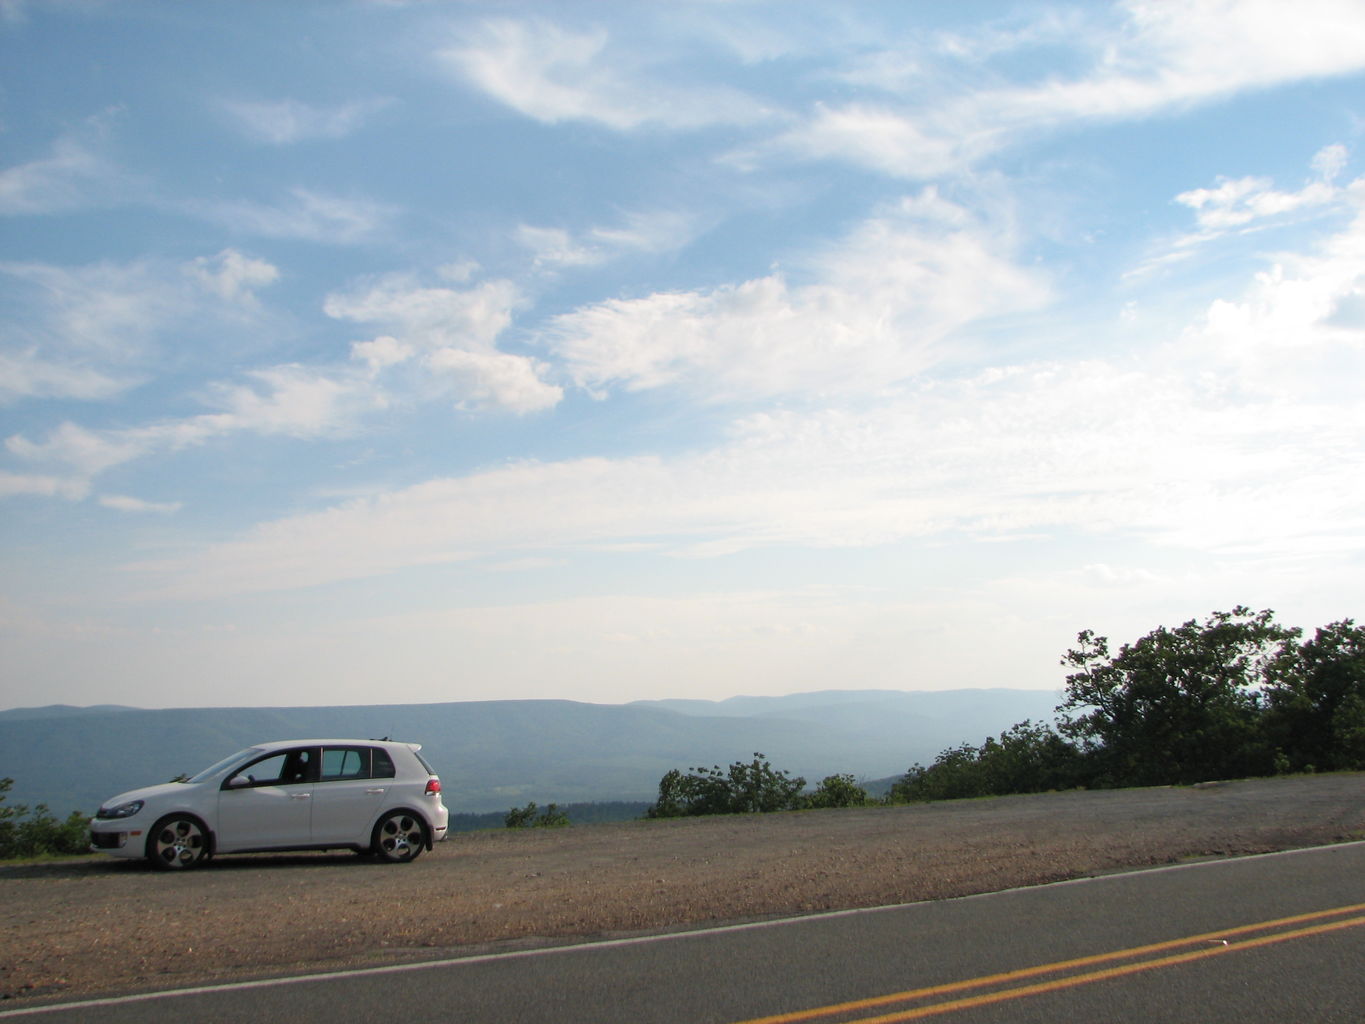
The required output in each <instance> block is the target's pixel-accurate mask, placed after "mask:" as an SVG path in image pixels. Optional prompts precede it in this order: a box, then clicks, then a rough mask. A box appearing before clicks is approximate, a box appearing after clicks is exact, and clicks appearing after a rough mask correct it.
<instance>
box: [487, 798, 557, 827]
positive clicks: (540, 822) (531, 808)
mask: <svg viewBox="0 0 1365 1024" xmlns="http://www.w3.org/2000/svg"><path fill="white" fill-rule="evenodd" d="M537 811H539V812H540V813H539V814H537V813H536V812H537ZM503 824H505V825H506V826H507V827H508V828H564V827H565V826H567V825H569V824H571V823H570V821H569V816H568V815H567V814H565V813H564V812H563V811H561V810H560V809H559V805H558V804H550V806H549V807H545V808H543V809H542V808H538V807H536V802H535V801H534V800H532V801H531V802H530V803H528V804H527V805H526V806H525V807H513V808H512V809H511V810H510V811H508V812H507V816H506V817H505V818H503Z"/></svg>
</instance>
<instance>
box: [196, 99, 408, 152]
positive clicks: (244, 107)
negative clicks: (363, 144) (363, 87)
mask: <svg viewBox="0 0 1365 1024" xmlns="http://www.w3.org/2000/svg"><path fill="white" fill-rule="evenodd" d="M389 102H390V101H389V100H384V99H371V100H354V101H352V102H350V103H342V104H339V105H335V106H319V105H315V104H311V103H304V102H301V101H300V100H259V101H254V102H253V101H247V100H227V101H224V103H223V109H224V110H226V111H227V112H228V114H229V115H231V117H232V118H233V120H234V121H235V122H236V123H237V125H238V127H240V128H241V129H242V131H244V132H245V133H246V134H247V135H248V136H249V137H250V138H253V139H255V140H256V141H258V142H266V143H270V144H272V145H276V146H283V145H289V144H291V143H295V142H306V141H311V140H315V139H342V138H345V137H346V136H348V135H351V134H353V133H354V132H356V131H358V130H359V129H360V128H361V127H362V126H363V125H364V124H365V122H366V121H367V120H369V119H370V117H372V116H373V115H374V114H375V113H377V112H378V111H380V110H382V109H384V107H386V106H388V105H389Z"/></svg>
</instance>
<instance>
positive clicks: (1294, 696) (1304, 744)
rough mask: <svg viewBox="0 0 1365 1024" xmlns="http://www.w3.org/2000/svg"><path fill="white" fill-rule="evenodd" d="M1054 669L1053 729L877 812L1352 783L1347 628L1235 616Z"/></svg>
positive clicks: (1098, 641) (1362, 713) (1360, 663)
mask: <svg viewBox="0 0 1365 1024" xmlns="http://www.w3.org/2000/svg"><path fill="white" fill-rule="evenodd" d="M1062 664H1063V665H1064V666H1066V667H1067V668H1069V669H1071V672H1070V674H1069V675H1068V676H1067V677H1066V689H1065V691H1064V695H1063V696H1064V699H1063V701H1062V703H1061V704H1059V705H1058V707H1057V713H1058V722H1057V725H1056V726H1055V728H1054V727H1053V726H1051V725H1035V724H1033V723H1031V722H1021V723H1020V724H1018V725H1016V726H1014V727H1013V728H1011V729H1009V730H1007V731H1006V732H1004V733H1002V734H1001V735H1000V737H999V738H994V737H987V739H986V740H985V742H984V743H982V744H981V745H980V746H979V747H974V746H971V745H970V744H963V745H962V746H959V747H954V748H952V749H949V750H945V751H943V753H941V754H939V756H938V758H937V759H936V760H935V761H934V763H933V764H931V765H928V766H927V767H926V766H924V765H915V766H914V767H912V768H911V769H910V771H909V772H907V773H906V775H905V776H904V777H903V778H902V779H901V780H900V781H899V782H897V783H896V784H895V785H894V786H893V787H892V790H891V799H892V800H893V801H899V802H904V801H915V800H947V799H953V798H957V797H972V796H990V795H1002V794H1006V793H1033V792H1042V791H1046V790H1053V789H1073V788H1076V787H1079V786H1085V787H1091V788H1116V787H1124V786H1161V785H1182V784H1183V785H1188V784H1191V783H1195V782H1204V781H1210V780H1215V779H1233V778H1246V777H1251V776H1268V775H1283V774H1290V773H1312V772H1320V771H1358V770H1362V769H1365V627H1361V626H1357V625H1356V624H1355V623H1354V622H1353V621H1352V620H1350V619H1343V620H1341V621H1340V622H1333V623H1331V624H1329V625H1326V626H1322V627H1321V628H1319V629H1317V630H1316V631H1315V632H1314V633H1313V635H1312V636H1311V637H1308V638H1306V639H1305V638H1304V635H1303V631H1302V630H1300V629H1297V628H1291V627H1287V626H1282V625H1280V624H1279V623H1277V622H1276V621H1275V616H1274V613H1273V612H1271V611H1269V610H1266V611H1261V612H1252V611H1251V610H1250V609H1249V608H1246V607H1242V606H1239V607H1236V608H1234V609H1233V610H1232V611H1230V612H1215V613H1213V614H1212V615H1210V616H1209V617H1208V618H1207V619H1205V620H1204V621H1203V622H1198V621H1195V620H1193V619H1191V620H1190V621H1189V622H1186V623H1184V624H1183V625H1181V626H1179V627H1177V628H1175V629H1168V628H1166V627H1164V626H1163V627H1160V628H1158V629H1155V630H1153V631H1152V632H1150V633H1148V634H1147V635H1146V636H1144V637H1142V638H1141V639H1139V640H1137V641H1135V642H1133V643H1131V644H1124V645H1123V646H1122V647H1120V648H1119V649H1118V651H1117V652H1113V653H1111V650H1110V645H1109V640H1108V638H1107V637H1103V636H1096V635H1095V634H1094V633H1093V632H1091V631H1089V630H1086V631H1084V632H1082V633H1080V634H1079V635H1078V636H1077V646H1076V647H1075V648H1073V649H1072V650H1069V651H1067V652H1066V655H1065V656H1064V657H1063V658H1062Z"/></svg>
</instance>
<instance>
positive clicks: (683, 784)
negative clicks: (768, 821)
mask: <svg viewBox="0 0 1365 1024" xmlns="http://www.w3.org/2000/svg"><path fill="white" fill-rule="evenodd" d="M689 772H690V774H688V775H684V774H683V773H682V772H680V771H678V770H677V769H676V768H675V769H673V770H672V771H670V772H668V773H667V774H666V775H665V776H664V777H663V778H662V779H660V780H659V799H658V801H657V802H656V803H654V804H653V806H651V807H650V808H649V810H647V811H646V812H645V816H646V817H647V818H680V817H690V816H694V815H702V814H752V813H761V812H767V811H786V810H794V809H796V808H798V807H801V806H803V805H804V800H803V798H802V796H801V791H802V790H803V789H805V786H806V780H805V779H803V778H801V777H799V776H797V777H795V778H793V777H792V776H790V775H788V774H787V773H786V772H784V771H775V770H774V769H773V766H772V765H771V764H769V763H768V761H767V760H765V759H764V757H763V755H762V754H760V753H755V754H754V759H753V760H752V761H750V762H749V763H747V764H746V763H744V762H742V761H736V762H734V763H733V764H731V765H730V767H729V768H728V769H724V770H722V769H721V767H720V766H719V765H715V766H713V767H711V768H691V769H689Z"/></svg>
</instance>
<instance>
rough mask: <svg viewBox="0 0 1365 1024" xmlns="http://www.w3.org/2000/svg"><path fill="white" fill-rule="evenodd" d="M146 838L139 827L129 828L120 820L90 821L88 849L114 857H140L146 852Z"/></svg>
mask: <svg viewBox="0 0 1365 1024" xmlns="http://www.w3.org/2000/svg"><path fill="white" fill-rule="evenodd" d="M146 846H147V843H146V838H145V835H144V833H143V831H142V829H140V828H129V827H128V825H127V823H126V822H122V821H98V820H96V821H92V822H91V823H90V850H91V852H92V853H108V854H112V855H113V856H115V857H141V856H142V855H143V854H144V853H145V852H146Z"/></svg>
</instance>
